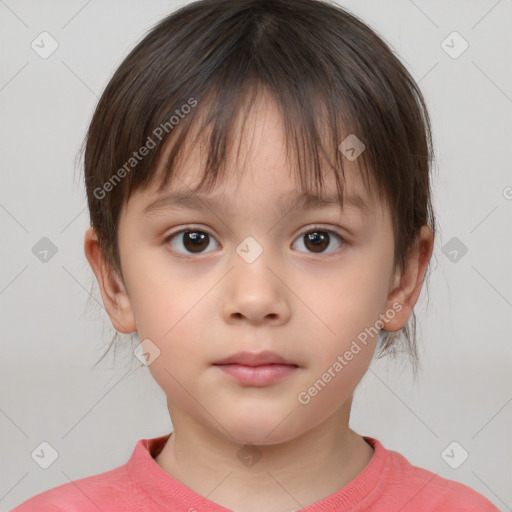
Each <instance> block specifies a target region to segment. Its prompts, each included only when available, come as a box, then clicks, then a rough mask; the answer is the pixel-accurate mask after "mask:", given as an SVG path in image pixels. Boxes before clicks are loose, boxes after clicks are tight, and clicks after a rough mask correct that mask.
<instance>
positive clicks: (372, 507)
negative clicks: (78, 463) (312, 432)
mask: <svg viewBox="0 0 512 512" xmlns="http://www.w3.org/2000/svg"><path fill="white" fill-rule="evenodd" d="M169 435H170V434H168V435H165V436H162V437H156V438H153V439H141V440H139V441H138V442H137V444H136V446H135V449H134V450H133V453H132V455H131V457H130V459H129V460H128V462H127V463H126V464H124V465H122V466H119V467H117V468H115V469H112V470H110V471H107V472H105V473H101V474H98V475H94V476H89V477H86V478H82V479H79V480H75V481H74V482H68V483H65V484H63V485H60V486H58V487H55V488H53V489H50V490H47V491H45V492H42V493H40V494H38V495H36V496H34V497H32V498H30V499H29V500H27V501H25V502H23V503H22V504H21V505H19V506H18V507H16V508H15V509H13V510H12V511H11V512H164V511H165V512H228V511H229V510H230V509H227V508H225V507H221V506H220V505H217V504H215V503H213V502H212V501H209V500H208V499H206V498H203V497H202V496H200V495H199V494H196V493H195V492H194V491H192V490H191V489H189V488H188V487H186V486H185V485H183V484H182V483H180V482H179V481H178V480H176V479H175V478H173V477H172V476H170V475H169V474H168V473H166V472H165V471H164V470H163V469H161V468H160V466H159V465H158V464H157V463H156V462H155V460H154V457H155V456H156V455H157V454H158V453H159V451H160V450H161V449H162V447H163V446H164V444H165V442H166V440H167V439H168V437H169ZM364 439H365V440H366V441H367V442H369V443H370V444H371V445H372V446H373V448H374V450H375V453H374V455H373V458H372V460H371V461H370V463H369V464H368V465H367V466H366V468H365V469H364V470H363V472H362V473H360V474H359V475H358V476H357V477H356V478H355V479H354V480H352V482H350V483H349V484H348V485H346V486H345V487H343V488H342V489H340V490H339V491H337V492H335V493H334V494H331V495H330V496H327V497H326V498H323V499H321V500H320V501H317V502H316V503H314V504H313V505H310V506H308V507H306V508H303V509H300V510H302V511H304V512H332V511H351V512H356V511H358V512H362V511H364V512H398V511H400V512H426V511H429V512H440V511H443V512H448V511H449V512H454V511H457V512H473V511H474V512H477V511H478V512H487V511H488V512H491V511H492V512H496V511H498V512H499V510H498V509H497V508H496V507H495V506H494V505H493V504H492V503H491V502H490V501H489V500H487V499H486V498H485V497H484V496H482V495H481V494H479V493H477V492H476V491H474V490H473V489H471V488H470V487H467V486H466V485H463V484H461V483H458V482H455V481H452V480H447V479H445V478H441V477H439V476H436V475H435V474H434V473H432V472H430V471H427V470H426V469H422V468H419V467H416V466H413V465H412V464H410V463H409V462H408V461H407V459H406V458H405V457H403V456H402V455H400V454H399V453H397V452H395V451H392V450H387V449H386V448H384V446H382V444H381V443H380V442H379V441H377V440H376V439H373V438H371V437H366V436H364ZM297 510H299V509H297Z"/></svg>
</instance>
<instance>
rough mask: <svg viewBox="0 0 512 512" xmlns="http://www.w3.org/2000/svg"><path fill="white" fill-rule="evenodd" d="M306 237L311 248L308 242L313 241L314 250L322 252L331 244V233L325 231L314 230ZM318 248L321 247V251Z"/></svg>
mask: <svg viewBox="0 0 512 512" xmlns="http://www.w3.org/2000/svg"><path fill="white" fill-rule="evenodd" d="M306 237H307V238H306V246H307V247H308V249H311V247H309V246H308V243H309V242H311V243H312V244H313V245H312V248H313V252H321V251H323V250H325V249H326V247H327V246H328V245H329V235H328V234H327V233H326V232H325V231H313V232H311V233H308V234H307V235H306ZM318 249H321V251H318Z"/></svg>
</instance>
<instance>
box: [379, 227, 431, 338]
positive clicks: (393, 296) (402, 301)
mask: <svg viewBox="0 0 512 512" xmlns="http://www.w3.org/2000/svg"><path fill="white" fill-rule="evenodd" d="M433 245H434V235H433V233H432V230H431V229H430V228H429V227H428V226H422V228H421V230H420V233H419V235H418V238H417V243H416V247H415V249H414V250H413V251H412V253H411V255H410V257H409V259H408V260H407V263H406V267H405V268H404V270H403V271H402V272H401V273H400V272H398V271H397V273H396V274H395V276H394V278H393V280H392V284H391V287H390V289H391V291H390V293H389V296H388V301H387V304H386V311H390V310H393V311H396V314H395V315H394V317H393V318H391V319H389V318H388V319H387V318H386V316H387V315H384V316H385V318H384V319H383V321H384V329H385V330H386V331H399V330H400V329H402V328H403V327H404V326H405V325H406V324H407V321H408V320H409V318H410V316H411V315H412V312H413V309H414V306H415V305H416V302H417V300H418V297H419V295H420V291H421V287H422V285H423V279H424V277H425V271H426V269H427V265H428V262H429V261H430V257H431V255H432V249H433Z"/></svg>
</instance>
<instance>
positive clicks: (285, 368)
mask: <svg viewBox="0 0 512 512" xmlns="http://www.w3.org/2000/svg"><path fill="white" fill-rule="evenodd" d="M216 366H218V367H219V368H220V369H221V370H222V371H223V372H225V373H227V374H229V375H231V376H232V377H234V378H235V379H237V380H238V381H239V382H241V383H242V384H246V385H247V386H266V385H268V384H272V383H273V382H276V381H278V380H280V379H282V378H283V377H286V376H287V375H290V374H291V373H293V371H294V370H297V369H298V367H297V366H293V365H290V364H265V365H261V366H246V365H243V364H219V365H216Z"/></svg>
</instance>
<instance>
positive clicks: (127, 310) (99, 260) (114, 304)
mask: <svg viewBox="0 0 512 512" xmlns="http://www.w3.org/2000/svg"><path fill="white" fill-rule="evenodd" d="M84 252H85V256H86V258H87V261H88V262H89V265H90V266H91V268H92V271H93V272H94V275H95V276H96V280H97V282H98V286H99V288H100V293H101V297H102V299H103V304H104V306H105V309H106V311H107V314H108V316H109V317H110V320H111V322H112V325H113V326H114V328H115V329H116V330H117V331H119V332H121V333H124V334H130V333H132V332H135V331H136V324H135V318H134V315H133V311H132V307H131V302H130V298H129V296H128V294H127V292H126V289H125V286H124V284H123V282H122V279H121V278H120V277H119V276H118V275H117V274H116V273H115V272H114V271H112V270H111V269H109V268H108V265H107V263H106V261H105V258H104V256H103V253H102V250H101V247H100V244H99V241H98V236H97V234H96V232H95V231H94V229H93V228H92V227H91V228H88V229H87V230H86V232H85V239H84Z"/></svg>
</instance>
